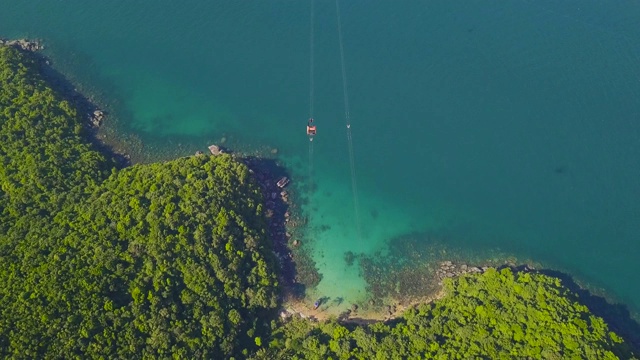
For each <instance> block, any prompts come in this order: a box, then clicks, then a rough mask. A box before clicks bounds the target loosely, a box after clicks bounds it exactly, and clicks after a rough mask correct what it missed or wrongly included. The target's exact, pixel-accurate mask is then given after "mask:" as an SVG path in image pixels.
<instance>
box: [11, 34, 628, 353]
mask: <svg viewBox="0 0 640 360" xmlns="http://www.w3.org/2000/svg"><path fill="white" fill-rule="evenodd" d="M42 48H43V46H42V45H41V43H40V42H31V41H27V40H17V41H8V40H2V39H0V84H1V85H2V87H1V88H0V140H1V144H0V160H1V161H0V164H2V166H1V168H0V189H1V190H0V261H1V262H2V263H3V264H4V265H3V267H4V268H3V269H2V270H1V272H0V284H2V285H0V355H1V356H2V357H3V358H15V357H33V358H41V357H47V356H54V355H55V354H62V353H64V354H68V356H69V357H78V358H85V357H127V358H141V357H154V358H169V357H176V356H177V357H179V358H180V357H185V358H211V357H215V358H220V357H223V358H232V357H236V358H255V359H263V358H264V359H272V358H309V359H312V358H318V359H326V358H334V359H350V358H358V359H365V358H372V357H376V356H377V357H384V358H405V357H421V358H432V357H446V358H468V357H474V356H485V357H486V356H490V357H501V356H502V357H504V356H507V357H524V358H526V357H530V358H565V357H571V356H576V357H579V358H594V359H595V358H611V359H613V358H631V357H633V356H634V354H637V353H638V349H640V335H638V334H640V327H639V326H638V324H637V323H636V322H635V321H634V320H632V319H631V317H630V315H629V312H628V311H627V310H626V308H625V307H624V306H622V305H614V306H612V305H609V304H608V303H607V302H606V301H604V299H602V298H600V297H597V296H593V295H591V294H589V292H588V291H586V290H583V289H580V288H579V287H578V286H577V285H576V284H575V282H573V281H572V279H571V278H570V277H568V276H567V275H565V274H561V273H554V272H552V271H548V270H535V269H533V268H531V267H529V266H526V265H522V266H516V264H507V265H498V266H486V265H480V266H478V265H474V264H469V263H465V262H463V261H458V260H457V259H452V260H443V259H441V260H439V261H437V262H433V261H432V262H431V263H426V262H425V261H424V259H418V258H416V259H412V258H409V259H408V260H407V259H405V261H404V263H402V264H400V262H399V261H398V258H397V257H399V256H404V254H406V253H408V252H413V253H415V254H420V253H421V251H422V250H421V249H417V248H413V246H416V243H415V242H413V241H411V239H399V241H398V242H397V244H400V246H398V247H397V251H398V253H393V252H391V255H388V256H387V257H384V256H381V255H379V254H377V255H374V256H370V257H366V256H364V255H360V254H353V253H347V254H345V261H346V262H347V263H348V264H353V265H354V266H356V264H357V266H359V267H360V271H361V273H362V274H363V276H364V278H365V280H366V281H367V284H368V290H369V292H370V293H371V294H372V298H371V299H370V300H369V301H368V302H367V303H365V304H352V305H351V308H350V309H349V310H347V311H345V312H343V313H341V314H338V315H337V316H336V315H333V314H331V312H325V311H323V310H325V309H326V306H327V305H328V304H324V303H323V302H322V301H321V302H320V304H319V306H318V309H314V308H313V305H311V302H313V300H309V299H306V298H305V293H306V290H307V289H309V288H312V287H314V286H315V285H317V283H318V282H319V281H320V280H321V276H322V275H321V274H320V273H318V271H317V269H316V267H315V264H314V263H313V259H312V258H311V256H310V253H309V251H310V246H311V245H312V242H313V239H306V238H305V236H304V226H305V224H306V222H307V220H306V218H305V215H304V213H303V212H302V211H301V209H300V204H301V203H303V202H304V201H305V200H304V198H303V197H302V196H301V195H300V194H299V193H298V191H296V185H295V184H293V186H291V185H290V186H289V188H280V187H279V186H278V185H277V184H276V183H277V181H278V180H279V179H281V178H282V177H288V176H289V174H288V173H287V171H286V169H285V168H283V167H282V166H280V165H279V164H278V162H277V161H276V160H274V159H270V158H268V157H267V156H260V154H258V156H255V154H252V155H247V154H241V153H236V154H234V153H230V154H221V155H217V156H213V155H205V154H202V153H198V154H196V155H193V156H188V157H182V158H178V159H175V160H171V161H167V162H163V163H154V164H133V165H132V164H131V161H130V160H131V159H130V157H128V156H127V155H126V154H124V152H123V151H114V150H113V148H111V147H110V146H109V145H107V144H105V143H103V142H101V141H100V140H99V139H98V137H97V136H96V129H98V128H99V127H100V126H101V125H102V122H103V121H104V120H105V118H106V117H107V116H108V113H107V112H105V111H103V110H101V109H99V108H98V107H97V106H95V105H94V104H92V103H91V101H89V100H88V99H87V98H86V97H85V96H83V95H81V94H79V93H78V92H77V91H76V90H75V88H74V87H73V86H72V85H71V84H70V83H69V82H68V81H66V80H65V79H64V77H63V76H62V75H61V74H59V73H57V72H56V71H55V70H53V69H52V68H51V67H50V63H49V60H47V59H46V58H45V57H44V56H42V55H39V54H34V51H37V50H40V49H42ZM227 150H228V149H227ZM265 155H266V154H265ZM272 155H273V153H272ZM394 244H395V243H394ZM394 256H395V257H394ZM605 321H606V322H605ZM623 339H624V340H623Z"/></svg>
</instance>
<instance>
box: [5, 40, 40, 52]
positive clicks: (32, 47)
mask: <svg viewBox="0 0 640 360" xmlns="http://www.w3.org/2000/svg"><path fill="white" fill-rule="evenodd" d="M0 45H6V46H14V47H17V48H20V49H22V50H25V51H38V50H42V49H44V45H42V44H41V43H40V42H39V41H37V40H27V39H18V40H5V39H0Z"/></svg>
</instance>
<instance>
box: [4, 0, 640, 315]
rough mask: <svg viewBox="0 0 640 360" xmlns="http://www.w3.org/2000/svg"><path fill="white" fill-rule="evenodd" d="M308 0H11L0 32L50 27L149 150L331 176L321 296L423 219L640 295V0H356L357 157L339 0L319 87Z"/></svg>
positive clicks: (69, 59) (344, 295) (476, 247)
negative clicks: (262, 156)
mask: <svg viewBox="0 0 640 360" xmlns="http://www.w3.org/2000/svg"><path fill="white" fill-rule="evenodd" d="M310 5H311V1H309V0H300V1H293V0H287V1H280V0H278V1H268V2H267V1H260V2H256V1H246V0H235V1H214V2H203V1H181V2H175V1H167V0H156V1H135V2H131V1H124V0H114V1H108V2H90V3H88V2H86V1H78V0H67V1H44V0H30V1H7V0H3V1H0V9H2V11H0V35H1V36H3V37H13V38H17V37H30V38H40V39H42V40H43V41H44V43H45V45H46V47H47V49H46V50H45V52H46V54H47V55H48V56H49V57H50V58H51V59H52V61H53V65H54V67H55V68H56V69H58V70H59V71H61V72H62V73H63V74H65V75H66V76H67V77H69V78H70V79H71V80H72V81H73V82H74V83H75V84H76V85H77V86H78V88H79V89H81V90H82V91H84V92H85V93H88V94H91V95H92V96H93V97H95V98H96V99H97V100H98V101H99V102H100V103H101V104H103V105H104V106H105V107H107V108H108V110H109V111H110V113H111V116H110V118H111V121H112V122H113V123H112V124H111V125H109V126H112V127H117V129H118V131H119V134H120V136H122V137H125V136H129V137H133V138H136V139H138V140H139V141H138V143H139V144H141V145H140V146H142V148H141V150H142V152H145V153H146V155H147V159H153V158H154V156H157V154H164V155H163V156H165V157H171V156H183V155H188V154H191V153H192V152H193V151H194V149H203V150H204V149H206V146H207V145H208V144H210V143H213V142H221V141H222V139H223V138H224V140H225V141H226V143H225V144H226V145H227V146H229V147H231V148H233V147H242V146H245V147H253V148H261V147H266V148H268V149H272V148H277V149H278V157H279V159H280V160H281V161H282V162H283V163H284V164H286V165H287V166H288V167H289V170H290V171H291V174H292V178H293V180H294V183H293V186H294V187H296V188H297V189H298V190H299V191H301V192H305V191H308V189H313V192H311V193H305V194H304V195H305V196H306V197H308V202H307V203H306V205H305V206H304V209H303V210H304V212H305V215H306V216H307V217H308V219H309V229H308V233H307V235H306V237H305V240H304V241H308V242H309V243H310V244H309V246H311V248H312V254H313V257H314V260H315V261H316V263H317V266H318V269H319V271H320V273H321V274H322V275H323V278H322V281H321V282H320V284H319V285H318V286H317V288H316V289H315V290H314V291H313V292H312V293H310V295H309V296H310V299H313V298H317V297H328V298H330V299H333V300H335V299H340V300H339V301H338V302H336V304H337V303H342V304H343V305H341V306H342V307H348V306H349V304H351V303H353V302H358V301H364V300H366V299H367V297H368V294H367V291H366V283H365V282H364V280H363V278H362V276H361V274H360V270H359V267H358V266H357V265H355V266H354V265H351V266H349V265H347V263H346V262H345V253H346V252H348V251H351V252H353V253H355V254H368V255H373V254H377V252H380V254H384V253H385V251H386V250H388V247H389V246H393V244H394V243H393V241H392V239H398V238H402V237H403V236H406V235H408V234H411V236H413V237H414V238H418V239H420V241H424V242H430V241H434V242H438V246H439V247H441V248H442V249H443V253H442V254H441V255H442V259H446V258H447V256H454V254H456V253H466V254H469V253H471V254H476V255H478V256H480V257H482V256H485V257H490V256H492V255H491V254H493V253H498V252H499V253H500V254H507V256H513V257H516V258H518V259H522V261H524V259H526V260H527V261H533V262H536V263H540V264H544V266H547V267H551V268H556V269H561V270H563V271H566V272H569V273H570V274H572V275H574V276H575V277H576V278H577V279H579V280H580V281H581V282H583V283H584V284H589V285H590V286H591V287H592V288H593V289H598V288H601V289H603V290H604V291H605V292H606V293H607V294H608V296H610V298H611V299H614V300H616V301H622V302H624V303H626V304H627V305H629V306H630V307H631V308H632V309H638V308H640V286H639V285H640V283H639V282H638V280H637V277H638V274H639V273H640V263H639V262H638V261H637V256H638V255H637V254H638V253H639V252H640V235H639V234H640V180H639V179H640V166H639V165H640V164H639V160H638V159H639V158H640V125H639V121H640V101H639V100H638V99H639V98H640V40H638V39H640V5H639V4H637V3H636V2H624V3H621V2H619V3H615V4H612V3H603V2H599V1H591V0H586V1H566V2H557V1H550V0H549V1H546V0H545V1H525V0H518V1H507V2H500V3H497V2H483V1H465V2H455V3H453V2H434V1H414V0H412V1H402V2H397V1H380V0H367V1H364V0H341V1H340V10H341V16H342V18H341V25H342V31H343V37H344V50H345V59H344V60H345V62H344V65H345V72H346V75H347V79H346V86H347V95H348V99H349V109H348V110H349V115H350V119H351V132H352V141H353V143H352V144H353V149H354V153H353V155H354V156H353V159H354V165H355V166H354V168H353V171H352V168H351V164H350V158H349V150H348V138H347V128H346V122H345V104H344V94H343V90H344V89H343V78H342V74H341V67H342V63H341V60H340V53H339V43H338V32H337V20H336V3H335V2H334V1H322V0H317V1H316V2H315V7H314V13H313V14H314V24H315V27H314V35H313V49H314V58H313V65H314V66H313V69H314V78H313V83H312V82H311V79H310V48H311V43H310V41H311V34H310V28H309V24H310ZM311 83H312V84H313V97H312V98H313V103H314V106H313V114H312V115H313V117H314V118H315V119H316V125H317V127H318V134H317V136H316V137H315V139H314V142H313V146H314V147H313V155H312V157H311V160H312V163H313V169H310V157H309V141H308V139H307V136H306V134H305V125H306V123H307V119H308V117H309V116H310V110H311V109H310V90H311V89H310V85H311ZM354 174H355V179H353V178H352V175H354ZM309 175H311V176H309ZM354 184H355V187H354V186H353V185H354ZM309 185H313V186H309ZM356 204H357V207H356V206H355V205H356ZM385 249H386V250H385ZM446 251H448V252H446ZM376 256H377V255H376ZM337 307H339V306H337Z"/></svg>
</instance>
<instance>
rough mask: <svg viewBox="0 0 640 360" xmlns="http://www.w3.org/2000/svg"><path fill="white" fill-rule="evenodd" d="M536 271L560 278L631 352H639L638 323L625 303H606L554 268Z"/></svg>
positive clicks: (639, 333)
mask: <svg viewBox="0 0 640 360" xmlns="http://www.w3.org/2000/svg"><path fill="white" fill-rule="evenodd" d="M538 272H539V273H541V274H544V275H548V276H553V277H557V278H559V279H560V280H562V285H564V286H565V287H566V288H568V289H569V290H571V291H572V292H574V293H576V294H577V295H578V296H579V298H580V302H581V303H583V304H584V305H586V306H587V307H588V308H589V310H590V311H591V312H592V313H593V314H594V315H596V316H599V317H601V318H603V319H604V320H605V322H606V323H607V324H609V327H610V329H611V330H613V331H614V332H615V333H617V334H618V335H620V336H621V337H622V338H623V339H624V340H625V342H627V343H628V344H629V346H630V347H631V350H632V351H633V353H635V354H640V324H638V322H637V321H636V320H634V319H633V318H632V317H631V313H630V312H629V309H628V308H627V306H626V305H623V304H610V303H608V302H607V300H606V299H605V298H603V297H601V296H598V295H594V294H592V293H591V292H590V291H589V290H585V289H583V288H581V287H580V286H579V285H578V284H577V283H576V282H575V280H573V277H571V275H569V274H566V273H563V272H561V271H556V270H539V271H538Z"/></svg>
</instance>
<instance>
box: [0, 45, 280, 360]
mask: <svg viewBox="0 0 640 360" xmlns="http://www.w3.org/2000/svg"><path fill="white" fill-rule="evenodd" d="M0 74H1V81H2V83H1V84H2V88H0V99H1V100H0V101H1V105H0V106H1V108H0V124H1V126H2V127H1V129H0V137H1V141H0V156H1V158H0V160H1V162H0V184H1V191H2V192H1V193H0V206H2V208H1V210H2V218H1V220H2V227H1V230H2V231H0V264H1V266H0V357H2V358H7V357H15V358H43V357H68V358H71V357H78V358H86V357H104V358H113V357H118V358H141V357H148V358H165V357H172V356H177V357H182V358H217V357H229V356H231V355H232V354H241V353H242V352H243V350H244V349H247V350H245V352H246V351H249V350H251V349H252V348H255V347H256V346H257V345H256V343H259V342H260V337H261V336H264V335H263V334H264V332H265V330H268V328H267V327H264V326H263V324H262V323H261V322H260V320H259V319H262V318H268V317H269V314H270V310H271V309H273V308H275V306H276V299H277V292H276V289H277V282H276V277H275V274H274V272H273V270H272V269H273V261H272V252H271V246H270V245H269V242H268V241H267V238H266V233H265V231H264V230H263V229H265V227H266V226H265V223H264V222H265V217H264V215H263V211H262V205H261V202H262V197H261V194H260V191H259V188H258V186H257V185H256V183H255V181H253V179H252V178H251V177H250V176H249V171H248V169H247V168H246V166H244V165H242V164H240V163H239V162H236V161H235V160H233V159H232V158H231V157H230V156H228V155H224V156H219V157H215V158H214V157H210V156H198V157H190V158H183V159H178V160H175V161H171V162H168V163H164V164H152V165H136V166H132V167H130V168H127V169H124V170H120V171H118V170H117V169H115V168H113V163H112V162H110V161H107V160H106V159H105V157H104V156H103V155H101V154H100V153H98V152H96V151H93V150H92V147H91V145H90V144H88V143H87V142H86V141H85V140H83V138H82V137H81V136H82V135H83V134H82V133H83V130H82V124H81V122H80V121H81V119H80V118H79V117H78V115H77V114H76V113H75V111H74V110H73V109H72V108H71V106H70V105H69V104H68V103H67V102H65V101H63V100H62V99H61V98H60V97H59V96H58V95H56V93H55V92H54V91H52V90H51V89H50V88H48V87H47V86H46V85H45V84H44V83H43V81H42V80H41V79H40V77H39V75H38V73H37V64H35V63H34V61H33V60H32V58H31V55H29V54H24V53H21V52H19V51H17V50H14V49H11V48H4V47H0Z"/></svg>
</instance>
